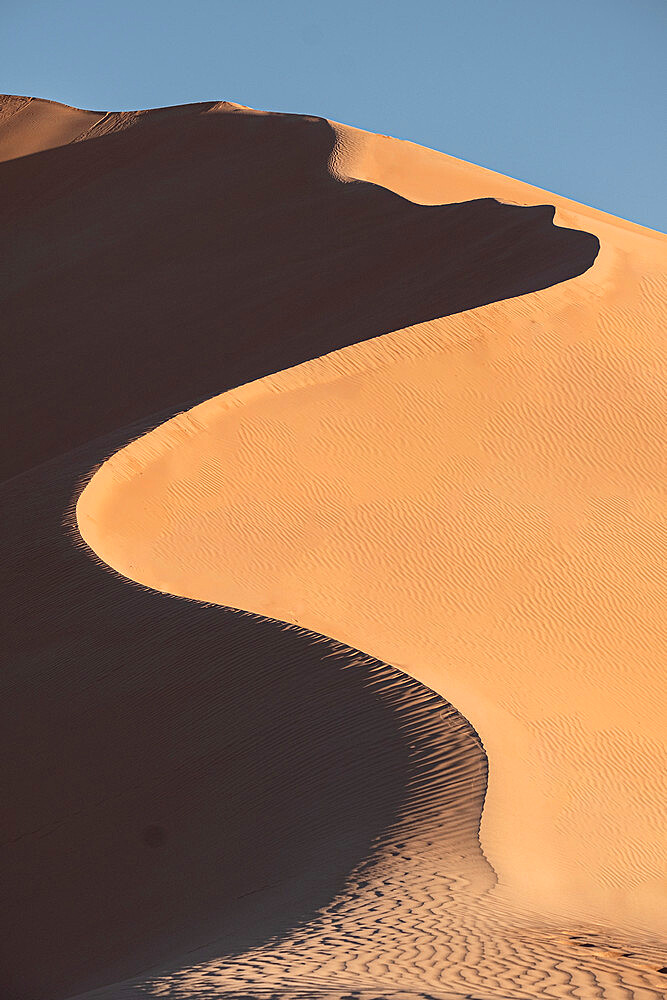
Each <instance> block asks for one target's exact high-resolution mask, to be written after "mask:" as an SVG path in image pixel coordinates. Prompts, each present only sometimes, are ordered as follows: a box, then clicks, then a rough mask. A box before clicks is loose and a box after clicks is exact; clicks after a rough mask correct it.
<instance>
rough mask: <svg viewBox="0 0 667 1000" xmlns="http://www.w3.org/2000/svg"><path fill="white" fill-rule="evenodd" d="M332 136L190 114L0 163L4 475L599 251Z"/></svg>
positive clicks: (545, 211)
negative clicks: (412, 192) (354, 173)
mask: <svg viewBox="0 0 667 1000" xmlns="http://www.w3.org/2000/svg"><path fill="white" fill-rule="evenodd" d="M334 141H335V136H334V133H333V130H332V128H331V126H330V125H329V124H328V123H326V122H324V121H320V120H312V119H303V118H298V117H292V116H281V115H276V116H273V115H271V116H267V115H257V114H249V113H248V114H246V113H241V112H234V113H229V114H219V113H211V114H194V113H192V114H187V113H185V112H184V113H182V114H180V115H179V116H178V117H176V118H174V119H169V118H168V119H166V120H164V121H156V122H150V121H149V122H148V123H147V124H145V125H142V127H140V128H133V129H129V130H127V131H123V132H119V133H115V134H111V135H107V136H105V137H103V138H100V139H94V138H93V139H90V140H87V141H86V142H82V143H76V144H73V145H69V146H64V147H61V148H58V149H53V150H48V151H45V152H42V153H39V154H36V155H34V156H31V157H26V158H24V159H20V160H14V161H10V162H7V163H4V164H0V188H1V190H2V192H3V194H2V206H1V209H0V227H1V232H2V236H1V238H0V253H1V254H2V257H3V260H4V262H5V266H4V268H3V272H2V279H0V309H2V313H3V318H4V323H5V328H6V329H7V330H10V331H11V337H8V340H7V343H6V345H5V356H4V364H3V371H4V378H3V386H2V406H3V410H2V416H3V419H4V420H5V421H11V423H12V426H13V427H14V433H13V435H12V442H11V447H8V448H6V449H5V453H4V455H3V462H2V467H1V470H0V472H1V473H2V475H4V476H8V475H13V474H15V473H18V472H20V471H22V470H24V469H26V468H29V467H31V466H32V465H34V464H35V463H37V462H40V461H44V460H45V459H47V458H49V457H52V456H53V455H55V454H60V453H62V452H64V451H67V450H68V449H70V448H72V447H75V446H78V445H79V444H82V443H84V442H85V441H86V440H88V439H89V438H91V437H93V436H99V435H102V434H104V433H108V432H111V431H113V430H114V429H115V428H117V427H119V426H125V425H126V424H127V423H129V422H131V421H134V420H138V419H142V418H143V417H145V416H146V415H147V414H150V413H154V412H158V411H161V410H163V409H164V408H165V407H174V409H176V408H178V407H179V406H184V405H186V404H187V403H189V402H194V401H197V400H199V399H201V398H204V397H206V396H209V395H213V394H215V393H218V392H221V391H223V390H224V389H226V388H229V387H231V386H233V385H237V384H239V383H242V382H247V381H250V380H251V379H256V378H258V377H260V376H262V375H265V374H267V373H269V372H273V371H279V370H281V369H283V368H286V367H290V366H292V365H296V364H298V363H299V362H302V361H305V360H308V359H310V358H314V357H318V356H320V355H322V354H325V353H327V352H329V351H332V350H334V349H336V348H340V347H343V346H346V345H349V344H354V343H357V342H359V341H362V340H366V339H368V338H370V337H374V336H377V335H378V334H381V333H385V332H387V331H390V330H395V329H400V328H403V327H405V326H408V325H412V324H414V323H418V322H421V321H423V320H428V319H432V318H435V317H439V316H443V315H448V314H450V313H455V312H459V311H461V310H464V309H470V308H472V307H474V306H479V305H482V304H484V303H488V302H491V301H494V300H497V299H504V298H508V297H510V296H516V295H520V294H523V293H525V292H530V291H533V290H535V289H539V288H543V287H545V286H547V285H550V284H553V283H554V282H558V281H563V280H565V279H567V278H571V277H573V276H575V275H578V274H580V273H581V272H582V271H584V270H586V269H587V268H588V267H590V265H591V264H592V262H593V260H594V259H595V256H596V253H597V249H598V242H597V239H596V238H595V237H594V236H591V235H589V234H587V233H583V232H580V231H573V230H566V229H562V228H558V227H555V226H554V225H553V224H552V219H553V209H551V208H549V207H547V206H543V207H533V208H524V207H516V206H510V205H503V204H500V203H498V202H496V201H494V200H493V199H480V200H478V201H472V202H467V203H462V204H452V205H442V206H419V205H415V204H413V203H411V202H408V201H406V200H404V199H402V198H400V197H399V196H398V195H395V194H392V193H391V192H389V191H386V190H385V189H383V188H379V187H375V186H374V185H371V184H366V183H361V182H357V183H349V184H345V183H341V181H339V180H337V179H335V178H334V177H332V176H331V174H330V173H329V171H328V169H327V165H328V162H329V159H330V156H331V153H332V150H333V148H334ZM36 405H38V406H39V412H40V413H41V414H45V415H48V419H45V420H44V424H43V426H41V427H40V429H39V433H35V429H34V420H33V417H32V413H33V409H34V407H35V406H36Z"/></svg>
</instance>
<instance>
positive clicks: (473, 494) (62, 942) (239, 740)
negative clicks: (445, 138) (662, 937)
mask: <svg viewBox="0 0 667 1000" xmlns="http://www.w3.org/2000/svg"><path fill="white" fill-rule="evenodd" d="M30 109H32V110H30ZM27 112H30V115H31V117H30V119H29V121H30V122H33V123H35V124H32V125H30V126H29V127H26V126H25V125H24V124H22V123H21V121H20V116H21V115H23V114H24V113H27ZM85 116H90V117H89V118H86V117H85ZM40 121H41V122H42V124H41V125H39V122H40ZM12 123H13V124H12ZM79 125H80V127H79ZM0 143H4V145H0V152H2V156H3V158H4V159H6V161H7V162H4V163H0V190H2V192H3V196H2V199H1V200H0V219H1V221H2V227H1V230H0V240H1V241H2V257H3V261H6V262H7V266H6V267H5V268H3V271H2V275H1V276H0V308H2V315H3V319H4V323H3V327H4V329H5V330H6V335H5V341H4V344H3V352H4V357H5V364H4V366H3V391H2V405H3V406H4V407H5V410H4V414H3V416H4V420H5V424H6V425H7V426H9V427H10V428H11V434H10V435H8V439H7V441H6V447H5V449H3V456H2V470H1V471H2V479H3V482H2V485H1V486H0V505H1V506H2V515H3V523H4V528H5V530H4V532H3V535H2V542H1V545H2V567H3V584H2V585H3V591H2V594H3V607H4V609H5V612H6V620H7V628H6V630H5V631H6V635H5V638H4V640H3V660H4V666H3V671H2V674H1V677H2V685H3V691H2V699H0V704H1V705H2V719H1V720H0V722H1V725H0V734H1V735H0V740H1V741H2V755H3V760H4V762H5V766H4V768H3V777H4V778H5V785H6V796H5V798H6V806H7V808H6V809H5V819H4V820H3V835H2V844H3V846H2V851H1V852H0V869H1V878H2V883H3V911H4V912H3V921H4V928H3V929H4V933H3V938H2V946H1V950H0V992H1V993H2V996H3V997H4V996H7V997H8V998H9V1000H22V998H30V1000H41V998H45V1000H46V998H49V1000H59V998H66V997H74V996H79V997H83V995H84V994H85V996H86V997H88V998H92V997H96V998H98V1000H102V998H104V1000H115V998H119V1000H122V998H130V997H139V996H155V997H158V996H160V997H167V998H172V1000H175V998H180V997H189V998H197V997H204V998H214V997H230V998H231V997H239V998H240V997H249V996H252V997H255V996H257V997H273V996H276V997H278V996H279V997H295V998H296V997H316V996H321V997H325V996H326V997H338V998H341V1000H342V998H343V997H350V996H354V997H359V998H368V1000H371V998H374V1000H379V998H380V997H390V996H391V997H392V998H401V997H406V998H407V997H413V998H416V997H420V998H429V997H430V998H433V997H438V998H443V1000H445V998H451V997H470V998H478V1000H482V998H484V1000H486V998H497V1000H500V998H515V997H516V998H520V997H525V998H536V997H541V996H545V997H566V996H572V997H580V998H589V997H590V998H594V997H595V998H597V997H610V998H616V997H623V998H627V997H636V998H638V1000H648V998H658V997H661V996H662V995H663V994H664V990H665V986H666V985H667V978H666V973H667V967H666V966H665V962H666V961H667V960H666V959H665V957H664V954H663V953H661V950H660V948H661V946H660V941H659V938H658V935H659V934H660V932H661V930H662V926H661V923H660V916H661V907H662V905H663V904H664V896H662V897H661V882H660V874H661V863H662V864H664V853H662V848H663V847H664V844H662V843H661V830H662V826H661V812H660V810H661V808H662V809H664V789H663V788H661V781H662V780H664V778H663V775H664V773H665V771H664V759H663V762H661V757H660V752H661V742H660V737H661V733H660V703H659V697H660V685H659V666H660V648H659V626H660V618H659V613H658V612H659V598H658V586H659V582H660V562H659V558H660V548H659V543H660V535H659V530H658V529H659V525H660V520H659V518H660V513H661V508H660V506H659V501H660V492H659V490H660V469H661V466H660V460H661V459H660V451H659V450H660V446H661V444H662V441H661V438H662V422H661V420H660V416H661V414H660V405H661V401H662V397H661V395H660V388H661V383H660V362H661V356H660V353H659V348H660V344H659V336H660V331H661V323H662V329H664V277H663V278H661V274H663V275H664V262H665V240H664V238H662V237H659V236H658V235H657V234H653V233H651V232H649V231H647V230H642V229H640V228H639V227H636V226H632V225H630V224H629V223H623V222H621V221H620V220H616V219H612V218H610V217H608V216H604V215H602V214H601V213H598V212H595V211H593V210H589V209H585V208H583V207H581V206H576V205H573V204H572V203H569V202H566V201H564V200H563V199H559V198H557V197H555V196H551V195H546V194H545V193H544V192H539V191H536V190H535V189H532V188H530V187H529V186H527V185H524V184H521V183H519V182H515V181H511V180H509V179H507V178H503V177H499V176H497V175H494V174H492V173H490V172H489V171H485V170H482V169H480V168H477V167H474V166H472V165H469V164H463V163H461V162H460V161H456V160H453V159H452V158H450V157H447V156H444V155H443V154H438V153H434V152H432V151H429V150H423V149H420V148H419V147H416V146H413V145H412V144H409V143H401V142H399V141H397V140H391V139H387V138H385V137H379V136H371V135H369V134H366V133H362V132H359V131H358V130H354V129H349V128H347V127H344V126H339V125H336V124H332V123H328V122H326V121H324V120H322V119H317V118H307V117H301V116H291V115H271V114H264V113H258V112H253V111H251V110H250V109H246V108H243V107H241V106H239V105H232V104H228V103H224V102H222V103H208V104H202V105H192V106H185V107H181V108H170V109H159V110H156V111H149V112H136V113H121V114H93V113H92V112H79V111H76V110H75V109H69V108H63V107H61V106H59V105H53V104H50V103H49V102H42V101H36V100H29V99H26V98H4V99H1V100H0ZM7 151H9V152H7ZM554 209H555V210H556V217H555V223H556V224H555V225H554ZM661 280H662V282H663V284H662V285H661V284H660V282H661ZM661 310H662V312H661ZM661 316H662V319H661ZM221 393H222V395H221ZM211 397H212V398H211ZM182 411H186V412H182ZM663 463H664V459H663ZM663 468H664V465H663ZM172 595H173V596H172ZM184 598H185V599H184ZM236 609H239V610H236ZM359 650H363V651H364V652H363V653H361V652H359ZM480 819H481V827H480Z"/></svg>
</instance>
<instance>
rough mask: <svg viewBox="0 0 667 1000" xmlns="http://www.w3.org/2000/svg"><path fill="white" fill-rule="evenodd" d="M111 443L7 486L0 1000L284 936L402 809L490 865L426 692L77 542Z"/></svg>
mask: <svg viewBox="0 0 667 1000" xmlns="http://www.w3.org/2000/svg"><path fill="white" fill-rule="evenodd" d="M121 443H122V442H121V441H120V440H107V441H105V442H101V443H97V444H96V445H94V446H90V445H89V446H86V447H85V448H83V449H80V450H79V452H78V453H74V454H71V455H69V456H67V458H66V459H65V460H63V459H59V460H56V461H54V462H50V463H47V464H45V465H43V466H42V467H41V468H40V469H37V470H34V471H33V472H31V473H27V474H25V475H24V476H20V477H16V478H14V479H13V480H12V481H11V482H10V483H7V484H5V486H4V487H3V488H2V490H1V491H0V510H1V512H2V520H3V533H2V539H1V541H0V559H1V561H2V567H3V572H2V577H3V590H2V601H3V614H4V616H5V620H6V622H7V623H8V626H9V628H8V629H7V630H6V634H5V639H4V643H3V659H4V666H3V670H2V673H1V675H0V754H1V757H2V761H3V776H4V780H5V789H4V796H3V797H4V804H5V807H6V813H5V820H4V822H3V829H2V836H1V847H0V878H1V880H2V886H3V916H2V920H3V933H2V946H1V949H0V984H1V992H2V996H3V998H6V1000H28V998H30V1000H59V998H61V997H66V996H70V995H72V994H74V993H77V992H81V991H83V990H87V989H90V988H93V987H94V986H97V985H102V984H105V983H109V982H116V981H118V980H119V979H122V978H126V977H128V976H131V975H136V974H137V973H139V972H142V971H144V970H147V969H157V968H168V967H169V965H170V963H171V964H175V965H176V966H178V965H179V963H182V962H185V964H189V963H192V962H195V961H201V960H203V959H204V958H206V957H207V955H208V954H212V955H215V956H217V957H220V956H224V955H225V954H228V955H229V954H235V953H238V952H241V951H244V950H246V949H247V948H249V947H252V946H255V945H258V944H261V943H262V942H265V941H266V940H268V939H269V938H272V937H274V936H278V935H281V934H284V933H285V932H286V931H288V930H289V929H291V928H292V927H294V926H295V925H297V924H299V923H301V922H303V921H306V920H308V919H309V918H312V916H313V915H314V914H315V913H316V911H317V910H318V909H319V908H320V907H321V906H323V905H324V904H326V903H328V902H329V901H330V900H331V899H332V898H334V896H336V895H337V894H338V893H339V892H340V891H341V890H342V889H343V887H344V884H345V880H346V878H347V876H348V875H349V873H350V871H352V870H353V869H354V868H355V867H357V866H358V865H360V864H363V863H370V862H371V861H372V859H373V855H374V851H375V849H376V847H377V844H378V842H379V840H381V839H382V838H383V837H384V838H386V837H388V836H389V835H390V834H391V831H392V829H394V830H396V831H402V832H400V837H401V838H402V839H405V837H406V836H407V835H409V831H408V832H407V833H406V831H405V830H402V827H404V826H405V825H406V823H407V825H408V826H409V824H410V822H414V815H413V814H415V815H419V822H420V823H421V824H422V825H423V824H424V823H429V822H431V823H436V824H438V825H442V823H443V810H444V814H445V815H446V816H448V817H451V823H452V838H453V841H454V844H455V846H454V850H455V859H456V860H455V863H454V866H455V868H456V869H457V870H458V868H459V866H460V864H461V854H462V852H463V851H465V850H466V849H467V851H468V855H469V860H470V863H471V864H472V865H473V866H475V865H477V866H478V867H479V868H480V869H481V870H482V872H484V868H485V862H484V860H483V858H482V856H481V853H480V851H479V845H478V843H477V832H478V826H479V817H480V814H481V808H482V802H483V796H484V791H485V787H486V759H485V756H484V752H483V750H482V749H481V747H480V746H479V745H478V743H477V741H476V738H475V735H474V734H473V733H472V731H471V730H470V727H469V726H467V724H466V723H465V722H464V720H462V719H461V717H460V716H459V715H458V713H456V712H455V711H454V710H453V709H451V708H450V707H449V706H447V703H446V702H444V701H443V700H442V699H441V698H440V697H439V696H437V695H435V694H432V695H430V697H429V696H428V692H426V690H425V689H424V687H423V686H422V685H421V684H419V683H418V682H416V681H413V680H412V679H410V678H408V677H405V676H404V675H403V674H401V673H400V672H399V671H397V670H394V669H393V668H391V667H388V666H386V665H383V664H380V663H378V662H377V661H375V660H372V659H369V658H366V657H362V656H361V655H360V654H358V653H356V652H354V651H341V650H338V651H336V649H335V648H334V646H333V644H332V643H331V642H330V641H328V640H324V639H322V638H321V637H316V636H313V635H311V634H306V633H303V632H298V631H296V630H291V629H286V628H285V627H284V626H282V625H281V624H279V623H276V622H272V621H267V620H262V619H260V618H255V617H251V616H247V615H241V614H239V613H236V612H234V611H231V610H226V609H224V608H218V607H206V606H204V605H201V604H197V603H194V602H191V601H186V600H180V599H178V598H173V597H169V596H167V595H162V594H158V593H154V592H152V591H148V590H145V589H143V588H141V587H139V586H136V585H133V584H131V583H128V582H127V581H124V580H122V579H121V578H119V577H118V576H116V575H115V574H114V573H113V572H111V571H109V570H108V569H106V568H104V567H102V566H99V565H98V564H97V563H96V562H95V561H94V560H93V559H92V558H91V555H90V554H89V552H88V551H87V550H85V548H84V547H83V546H82V545H81V546H77V545H76V544H75V543H74V540H73V538H72V537H71V536H70V534H69V532H68V531H67V529H65V528H63V526H62V514H63V511H64V510H66V509H67V508H68V506H69V503H70V499H71V497H72V496H73V495H75V494H76V492H77V483H78V480H79V477H80V474H81V473H82V472H83V471H84V470H87V469H89V468H91V467H92V466H94V465H95V464H96V462H97V461H98V460H99V459H100V458H101V457H102V456H103V455H104V454H106V453H107V451H113V450H115V449H116V447H119V446H120V445H121ZM443 707H444V708H445V709H447V711H446V712H444V713H443ZM448 713H449V714H448ZM462 727H463V728H462ZM462 753H464V754H465V760H466V761H467V763H466V764H465V766H463V767H462V764H461V754H462ZM450 771H451V774H450ZM429 774H432V775H433V781H432V782H431V784H430V785H427V786H426V788H425V786H424V784H423V783H422V782H419V783H418V786H417V787H412V788H410V787H409V786H410V785H411V784H412V785H414V784H415V780H414V779H415V778H417V776H420V777H421V778H422V779H423V778H425V777H426V776H428V775H429ZM483 877H484V876H483ZM485 877H487V879H488V881H489V883H490V882H491V881H492V873H491V872H490V870H487V875H486V876H485ZM195 950H196V954H195ZM182 956H187V957H185V958H182Z"/></svg>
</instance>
